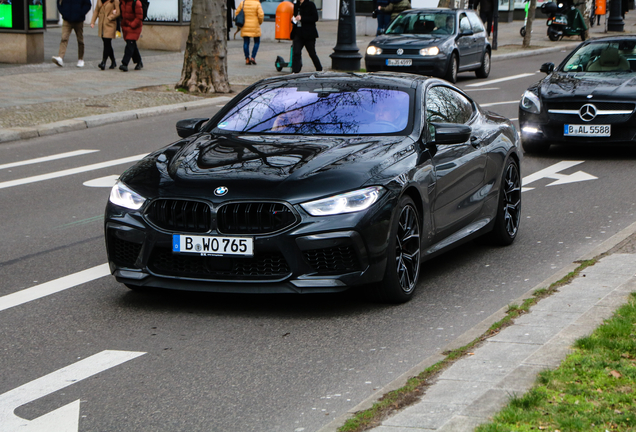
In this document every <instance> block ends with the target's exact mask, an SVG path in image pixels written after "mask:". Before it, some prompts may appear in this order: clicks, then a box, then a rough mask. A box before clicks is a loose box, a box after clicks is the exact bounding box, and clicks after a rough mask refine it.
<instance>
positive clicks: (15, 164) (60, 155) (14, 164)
mask: <svg viewBox="0 0 636 432" xmlns="http://www.w3.org/2000/svg"><path fill="white" fill-rule="evenodd" d="M98 151H99V150H76V151H72V152H66V153H58V154H55V155H51V156H44V157H40V158H36V159H29V160H24V161H20V162H12V163H8V164H4V165H0V169H7V168H14V167H18V166H23V165H31V164H36V163H40V162H49V161H53V160H57V159H64V158H69V157H73V156H80V155H85V154H88V153H95V152H98Z"/></svg>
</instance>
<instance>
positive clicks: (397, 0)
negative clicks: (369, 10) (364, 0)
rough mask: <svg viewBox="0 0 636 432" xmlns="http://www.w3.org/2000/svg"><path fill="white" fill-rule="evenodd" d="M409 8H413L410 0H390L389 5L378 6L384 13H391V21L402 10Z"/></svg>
mask: <svg viewBox="0 0 636 432" xmlns="http://www.w3.org/2000/svg"><path fill="white" fill-rule="evenodd" d="M409 9H411V2H410V1H409V0H389V4H388V5H386V6H380V7H379V8H378V10H379V11H380V12H382V13H386V14H391V21H393V20H394V19H395V18H396V17H397V16H398V15H399V14H400V12H403V11H405V10H409Z"/></svg>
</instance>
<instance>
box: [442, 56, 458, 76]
mask: <svg viewBox="0 0 636 432" xmlns="http://www.w3.org/2000/svg"><path fill="white" fill-rule="evenodd" d="M458 69H459V60H458V59H457V54H456V53H453V54H451V59H450V62H448V70H447V71H446V76H445V77H444V78H445V79H446V81H448V82H450V83H451V84H455V83H456V82H457V70H458Z"/></svg>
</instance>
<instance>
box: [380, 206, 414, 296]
mask: <svg viewBox="0 0 636 432" xmlns="http://www.w3.org/2000/svg"><path fill="white" fill-rule="evenodd" d="M419 275H420V218H419V215H418V212H417V208H416V207H415V204H414V203H413V200H412V199H411V198H410V197H408V196H403V197H402V198H400V201H399V203H398V207H397V211H396V217H395V218H394V219H393V221H392V222H391V233H390V238H389V248H388V257H387V268H386V271H385V274H384V280H383V281H382V282H380V284H379V285H378V289H377V294H378V297H379V298H380V300H382V301H385V302H390V303H404V302H406V301H408V300H410V299H411V297H412V296H413V292H414V291H415V287H416V286H417V281H418V279H419Z"/></svg>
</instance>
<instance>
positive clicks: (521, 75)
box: [466, 72, 536, 87]
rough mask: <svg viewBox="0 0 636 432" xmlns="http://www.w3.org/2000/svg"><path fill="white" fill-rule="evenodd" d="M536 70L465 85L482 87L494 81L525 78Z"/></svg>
mask: <svg viewBox="0 0 636 432" xmlns="http://www.w3.org/2000/svg"><path fill="white" fill-rule="evenodd" d="M535 74H536V72H533V73H524V74H519V75H512V76H508V77H503V78H497V79H494V80H490V81H482V82H478V83H475V84H467V85H466V87H483V86H486V85H490V84H495V83H500V82H504V81H511V80H516V79H520V78H525V77H529V76H532V75H535Z"/></svg>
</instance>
